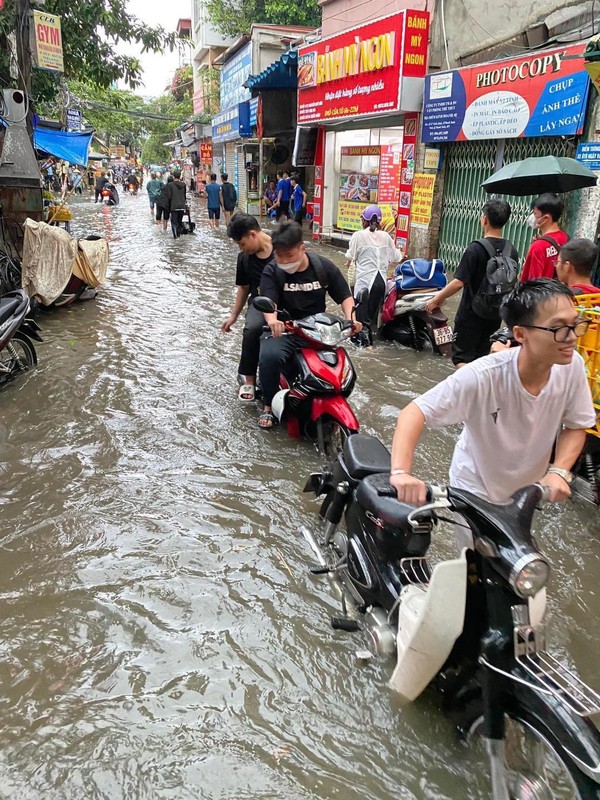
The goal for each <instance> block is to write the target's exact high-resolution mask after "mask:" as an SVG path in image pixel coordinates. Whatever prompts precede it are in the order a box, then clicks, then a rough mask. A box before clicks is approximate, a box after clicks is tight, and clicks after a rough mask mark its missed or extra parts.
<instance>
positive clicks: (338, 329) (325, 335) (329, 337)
mask: <svg viewBox="0 0 600 800" xmlns="http://www.w3.org/2000/svg"><path fill="white" fill-rule="evenodd" d="M315 328H316V330H317V332H318V334H319V340H320V341H321V342H323V344H327V345H329V346H330V347H331V346H333V345H336V344H337V343H338V342H339V341H340V339H341V333H342V326H341V325H340V323H339V322H335V323H334V324H333V325H323V323H321V322H317V324H316V325H315Z"/></svg>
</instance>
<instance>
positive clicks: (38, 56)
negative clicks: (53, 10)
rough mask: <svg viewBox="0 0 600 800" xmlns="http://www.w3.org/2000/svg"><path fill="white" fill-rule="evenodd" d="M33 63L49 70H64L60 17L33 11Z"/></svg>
mask: <svg viewBox="0 0 600 800" xmlns="http://www.w3.org/2000/svg"><path fill="white" fill-rule="evenodd" d="M33 39H34V45H35V46H34V48H33V50H34V52H33V55H34V65H35V66H36V67H38V68H39V69H47V70H50V71H51V72H64V70H65V65H64V62H63V49H62V34H61V30H60V17H57V16H56V15H54V14H45V13H44V12H42V11H34V12H33Z"/></svg>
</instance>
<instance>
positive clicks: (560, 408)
mask: <svg viewBox="0 0 600 800" xmlns="http://www.w3.org/2000/svg"><path fill="white" fill-rule="evenodd" d="M502 318H503V319H504V321H505V323H506V324H507V325H508V327H509V328H510V329H511V331H512V334H513V336H514V338H515V340H516V341H517V342H518V343H519V344H520V345H521V347H513V348H510V349H507V350H502V351H501V352H499V353H493V354H492V355H489V356H486V357H484V358H480V359H478V360H477V361H475V362H473V363H472V364H468V365H467V366H465V368H464V369H461V370H458V371H456V372H454V373H453V374H452V375H450V376H449V377H448V378H446V380H444V381H442V382H441V383H440V384H438V385H437V386H435V387H434V388H433V389H430V390H429V391H428V392H425V394H423V395H421V397H419V398H417V399H416V400H415V401H413V402H412V403H409V405H408V406H406V408H405V409H404V410H403V411H401V412H400V415H399V417H398V422H397V425H396V432H395V434H394V441H393V444H392V469H391V476H390V483H391V484H392V486H394V487H395V488H396V491H397V494H398V499H399V500H401V501H403V502H406V503H413V504H415V505H423V504H424V502H425V494H426V486H425V484H424V483H423V481H421V480H419V479H418V478H416V477H414V476H413V475H411V470H412V464H413V456H414V451H415V449H416V447H417V444H418V441H419V438H420V436H421V433H422V432H423V429H424V428H425V426H427V427H428V428H443V427H446V426H448V425H456V424H458V423H463V424H464V427H463V431H462V433H461V435H460V438H459V440H458V442H457V444H456V447H455V450H454V455H453V457H452V464H451V466H450V485H451V486H454V487H456V488H458V489H463V490H466V491H469V492H473V494H476V495H478V496H479V497H482V498H484V499H486V500H489V501H490V502H492V503H505V502H507V501H508V500H509V499H510V497H511V496H512V495H513V494H514V493H515V492H516V491H517V490H518V489H521V488H522V487H524V486H527V485H529V484H532V483H542V484H544V485H545V486H547V487H548V489H549V493H550V494H549V499H550V502H559V501H560V500H566V499H567V498H568V497H570V495H571V490H570V484H571V482H572V480H573V476H572V474H571V473H570V470H571V468H572V466H573V464H575V462H576V460H577V458H578V457H579V454H580V453H581V451H582V449H583V446H584V444H585V440H586V430H585V429H586V428H590V427H592V426H593V425H595V424H596V414H595V412H594V406H593V404H592V397H591V393H590V388H589V386H588V382H587V377H586V372H585V366H584V362H583V359H582V357H581V356H580V355H579V353H577V352H576V350H575V347H576V344H577V337H578V336H582V335H583V334H584V333H585V331H586V330H587V326H588V324H589V323H588V321H587V320H583V319H581V318H580V316H579V312H578V311H577V309H576V308H575V306H574V305H573V298H572V295H571V292H570V291H569V289H568V288H567V287H566V286H563V285H562V284H561V283H559V282H558V281H552V280H548V279H547V278H539V279H537V280H533V281H527V282H526V283H520V284H517V287H516V288H515V289H514V290H513V292H512V293H511V295H509V297H508V298H507V300H506V301H505V303H504V305H503V307H502ZM561 426H563V429H562V432H561V433H560V435H559V437H558V441H556V432H557V431H558V430H560V428H561ZM555 441H556V448H555V452H554V463H553V464H552V465H551V464H550V457H551V454H552V450H553V446H554V443H555Z"/></svg>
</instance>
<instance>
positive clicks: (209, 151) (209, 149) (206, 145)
mask: <svg viewBox="0 0 600 800" xmlns="http://www.w3.org/2000/svg"><path fill="white" fill-rule="evenodd" d="M212 160H213V146H212V143H211V142H203V143H202V144H201V145H200V161H202V163H203V164H210V163H212Z"/></svg>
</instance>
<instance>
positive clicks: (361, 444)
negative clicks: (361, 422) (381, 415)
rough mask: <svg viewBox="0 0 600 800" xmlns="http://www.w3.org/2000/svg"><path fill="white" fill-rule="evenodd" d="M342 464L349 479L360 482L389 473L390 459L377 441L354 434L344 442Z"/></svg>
mask: <svg viewBox="0 0 600 800" xmlns="http://www.w3.org/2000/svg"><path fill="white" fill-rule="evenodd" d="M344 463H345V464H346V469H347V470H348V474H349V475H350V477H351V478H354V480H357V481H360V480H362V479H363V478H366V477H367V475H373V474H375V473H377V472H389V471H390V469H391V468H392V467H391V463H392V457H391V456H390V454H389V451H388V450H387V449H386V447H385V446H384V445H383V444H382V443H381V442H380V441H379V439H376V438H375V437H374V436H367V435H366V434H363V433H356V434H354V436H349V437H348V438H347V439H346V441H345V442H344Z"/></svg>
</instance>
